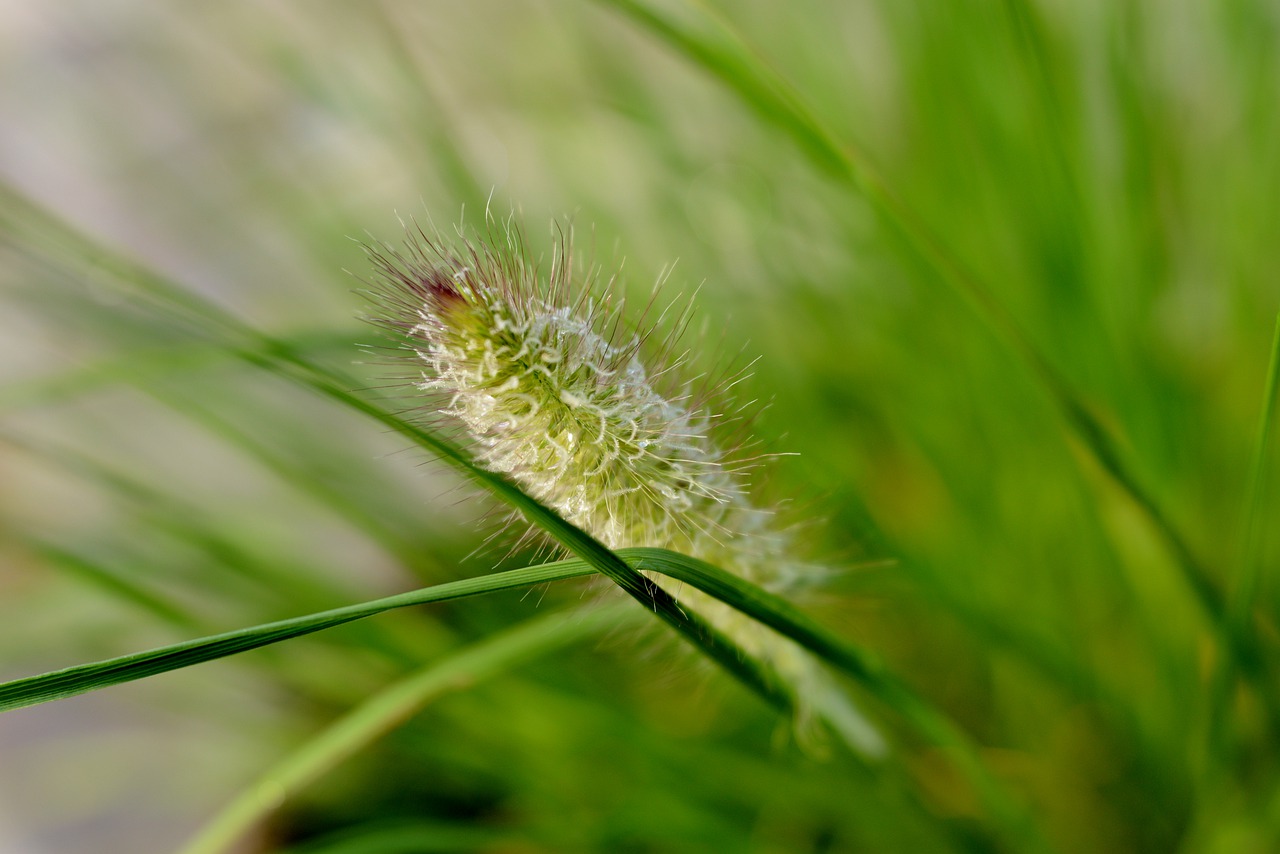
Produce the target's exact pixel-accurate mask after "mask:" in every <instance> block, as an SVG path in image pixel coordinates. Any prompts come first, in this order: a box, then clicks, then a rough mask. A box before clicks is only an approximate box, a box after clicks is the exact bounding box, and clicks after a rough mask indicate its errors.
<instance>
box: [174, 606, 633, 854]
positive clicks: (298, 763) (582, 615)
mask: <svg viewBox="0 0 1280 854" xmlns="http://www.w3.org/2000/svg"><path fill="white" fill-rule="evenodd" d="M624 604H625V603H613V604H611V605H608V606H605V607H602V608H595V609H591V610H587V611H580V612H577V613H575V614H573V615H567V614H563V613H555V614H548V615H546V616H543V617H538V618H536V619H533V620H529V621H528V622H525V623H523V624H521V625H518V626H515V627H513V628H510V629H507V630H505V631H502V632H498V633H496V634H493V635H491V636H490V637H487V638H485V639H484V640H482V641H479V642H477V643H474V644H472V645H471V646H468V647H466V648H465V649H462V650H459V651H458V652H456V653H454V654H453V655H451V656H449V657H448V658H445V659H443V660H441V661H437V662H432V663H431V664H429V665H427V666H426V667H423V668H421V669H419V670H418V671H416V672H414V673H411V674H410V675H408V676H406V677H404V678H403V679H400V680H398V681H397V682H395V683H393V684H392V685H389V686H388V687H386V688H384V689H382V690H381V691H379V692H378V693H377V694H375V695H374V696H373V697H371V698H369V699H368V700H366V701H365V702H363V703H361V704H360V705H359V706H357V707H355V708H354V709H352V710H351V711H349V712H347V713H346V714H345V715H343V716H342V717H341V718H339V719H338V720H337V721H335V722H333V723H332V724H330V725H329V726H328V727H326V728H325V729H324V730H323V731H322V732H320V733H319V734H318V735H317V736H316V737H314V738H312V739H310V740H309V741H307V742H306V743H305V744H303V745H302V746H301V747H299V748H298V749H296V750H294V751H293V752H292V753H290V754H288V755H287V756H285V757H284V758H283V759H282V760H280V761H279V762H277V763H276V764H275V765H273V766H272V767H271V768H269V769H268V770H267V771H266V772H265V773H263V774H262V775H261V776H260V777H258V779H257V780H255V781H254V782H253V783H251V784H250V785H249V786H248V787H246V788H245V789H243V790H242V791H241V792H240V793H239V794H237V795H236V797H235V798H234V799H233V800H232V801H231V802H230V803H229V804H227V806H225V807H224V808H223V809H221V810H220V811H219V812H218V814H217V815H215V816H214V817H213V818H212V819H211V820H210V821H209V822H207V823H206V824H205V825H204V827H203V828H201V829H200V831H198V832H197V833H196V834H195V836H193V837H192V839H191V841H190V842H188V843H187V844H186V845H185V846H183V847H182V848H181V849H179V854H215V852H219V851H224V850H226V849H228V848H229V847H231V846H232V845H233V844H234V843H235V842H236V841H237V840H238V839H239V838H240V837H241V836H243V835H244V834H245V833H246V832H248V831H249V830H250V829H251V828H252V827H253V826H255V825H256V824H258V823H259V822H261V821H262V820H263V819H264V818H265V817H266V816H267V815H269V814H270V813H271V812H272V811H273V810H275V809H277V808H278V807H279V806H280V803H281V801H282V800H283V799H284V798H287V797H290V796H291V795H294V794H295V793H297V792H298V791H299V790H301V789H302V788H303V787H305V786H306V785H308V784H309V783H311V782H312V781H314V780H316V779H317V778H318V777H320V776H321V775H323V774H325V773H326V772H328V771H329V770H330V769H332V768H333V767H334V766H336V765H338V764H339V763H340V762H342V761H343V760H345V759H347V758H348V757H350V756H352V755H353V754H355V753H356V752H357V751H359V750H360V749H361V748H364V747H366V746H367V745H369V744H370V743H372V742H373V741H375V740H376V739H378V738H379V737H381V736H382V735H384V734H385V733H387V732H389V731H390V730H392V729H394V728H395V727H396V726H398V725H400V724H401V723H402V722H404V721H405V720H406V719H408V718H409V717H410V716H412V715H414V714H416V713H417V712H418V711H419V710H420V709H421V708H422V707H423V706H425V705H426V704H428V703H430V702H432V701H433V700H435V699H438V698H439V697H441V696H442V695H444V694H446V693H448V692H450V691H456V690H459V689H463V688H469V687H471V686H472V685H474V684H476V683H477V682H479V681H481V680H483V679H488V678H490V677H493V676H496V675H498V674H500V673H502V672H503V671H506V670H509V669H511V668H513V667H515V666H517V665H519V664H522V663H524V662H525V661H528V660H530V659H533V658H537V657H539V656H542V655H545V654H547V653H549V652H552V651H554V650H557V649H560V648H561V647H565V646H568V645H570V644H573V643H576V642H578V641H580V640H584V639H586V638H589V637H592V636H593V635H596V634H598V633H601V632H603V631H605V630H606V629H611V628H613V627H616V626H618V625H620V624H621V623H623V622H625V621H626V620H627V619H628V618H634V617H636V616H638V615H637V614H636V613H635V611H634V609H633V608H631V607H630V606H627V607H626V610H623V608H622V607H620V606H622V605H624Z"/></svg>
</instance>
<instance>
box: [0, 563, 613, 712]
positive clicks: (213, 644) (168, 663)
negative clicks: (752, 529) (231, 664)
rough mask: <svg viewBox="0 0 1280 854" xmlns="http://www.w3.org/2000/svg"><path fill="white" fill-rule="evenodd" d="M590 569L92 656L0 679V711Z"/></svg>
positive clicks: (400, 598)
mask: <svg viewBox="0 0 1280 854" xmlns="http://www.w3.org/2000/svg"><path fill="white" fill-rule="evenodd" d="M592 572H593V570H592V569H591V568H590V567H589V566H586V565H585V564H583V562H582V561H576V560H571V561H558V562H556V563H550V564H545V565H543V566H531V567H524V568H522V569H513V570H509V571H507V572H498V573H493V574H491V575H482V576H479V577H477V578H466V579H462V580H460V581H450V582H447V583H445V584H437V585H435V586H433V587H427V588H424V589H421V590H414V591H412V592H409V593H400V594H397V595H395V596H388V597H385V598H382V599H375V600H373V601H371V602H363V603H360V604H358V605H348V606H346V607H343V608H334V609H332V610H329V611H321V612H319V613H316V614H308V615H306V616H304V617H294V618H292V619H288V620H280V621H277V622H274V623H266V624H264V625H261V626H253V627H251V628H245V629H237V630H235V631H230V632H223V633H222V634H218V635H212V636H210V637H205V638H200V639H198V640H191V641H185V642H183V643H177V644H172V645H170V646H164V647H160V648H158V649H153V650H149V651H147V652H139V653H134V654H132V655H124V656H120V657H118V658H110V659H107V660H105V661H97V662H92V663H90V664H80V665H76V666H74V667H68V668H65V669H63V670H56V671H53V672H51V673H44V674H40V675H38V676H28V677H25V678H22V679H15V680H13V681H11V682H5V683H3V684H0V712H6V711H10V710H12V709H19V708H22V707H24V706H34V705H37V704H39V703H47V702H49V701H52V700H61V699H64V698H66V697H74V696H75V695H77V694H84V693H86V692H88V691H95V690H98V689H99V688H107V687H110V686H112V685H119V684H122V683H125V682H132V681H134V680H137V679H144V678H146V677H148V676H155V675H158V674H160V673H168V672H169V671H171V670H179V669H181V668H184V667H190V666H191V665H193V664H201V663H203V662H206V661H213V660H215V659H218V658H224V657H226V656H228V655H235V654H237V653H241V652H247V651H249V650H251V649H258V648H260V647H264V646H269V645H270V644H274V643H279V642H280V641H284V640H289V639H291V638H296V637H301V636H303V635H308V634H311V633H312V632H318V631H322V630H324V629H330V628H333V627H334V626H340V625H342V624H343V623H350V622H353V621H355V620H362V619H364V618H365V617H371V616H373V615H374V614H381V613H383V612H385V611H390V610H393V609H396V608H408V607H410V606H413V605H426V604H429V603H431V602H445V601H448V600H450V599H462V598H465V597H467V596H478V595H481V594H484V593H495V592H497V591H500V590H515V589H519V588H524V587H532V586H535V585H538V584H545V583H547V582H549V581H560V580H563V579H566V578H580V577H582V576H584V575H590V574H591V573H592Z"/></svg>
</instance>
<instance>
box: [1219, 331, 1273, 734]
mask: <svg viewBox="0 0 1280 854" xmlns="http://www.w3.org/2000/svg"><path fill="white" fill-rule="evenodd" d="M1277 397H1280V314H1277V315H1276V327H1275V332H1274V333H1273V335H1272V339H1271V355H1270V358H1269V359H1268V362H1267V378H1266V380H1265V382H1264V383H1263V387H1262V411H1261V413H1260V414H1259V416H1258V432H1257V435H1256V437H1255V439H1254V444H1253V456H1252V459H1251V460H1250V463H1249V485H1248V491H1247V492H1246V495H1245V507H1244V530H1243V532H1242V533H1243V536H1242V541H1241V545H1240V553H1239V558H1238V563H1237V569H1236V579H1235V584H1236V586H1235V589H1234V590H1233V591H1232V595H1231V603H1230V605H1231V611H1230V620H1231V631H1232V633H1233V634H1234V635H1235V636H1236V637H1237V638H1239V639H1240V640H1239V643H1241V644H1242V645H1244V646H1245V647H1246V648H1250V649H1254V648H1257V646H1258V645H1257V643H1256V635H1255V629H1254V626H1253V621H1252V615H1253V607H1254V600H1255V599H1256V598H1257V594H1258V589H1259V587H1260V586H1261V583H1262V574H1263V566H1262V551H1263V546H1264V543H1265V539H1266V538H1265V534H1266V530H1267V529H1266V527H1265V526H1264V525H1263V523H1262V509H1263V505H1264V503H1265V499H1266V493H1267V485H1268V478H1267V461H1268V457H1269V454H1270V451H1271V444H1272V439H1271V437H1272V432H1273V430H1274V429H1275V421H1276V398H1277ZM1257 666H1258V667H1259V668H1266V663H1265V662H1258V663H1257ZM1238 672H1239V669H1238V665H1237V662H1234V661H1232V660H1224V661H1223V662H1222V663H1221V664H1220V666H1219V667H1218V670H1217V672H1216V673H1215V675H1214V680H1213V685H1212V686H1211V698H1210V709H1209V722H1210V723H1209V733H1208V735H1209V739H1210V744H1211V747H1215V748H1218V751H1217V752H1218V754H1219V756H1225V753H1226V751H1225V750H1222V749H1221V748H1223V747H1225V744H1224V742H1225V740H1226V738H1227V735H1228V733H1227V723H1228V720H1229V707H1230V704H1231V693H1232V689H1233V688H1234V687H1235V684H1236V676H1237V673H1238ZM1261 688H1262V691H1263V697H1264V698H1275V697H1276V694H1277V689H1276V687H1275V686H1274V685H1267V684H1265V683H1263V684H1262V685H1261ZM1277 705H1280V703H1278V702H1276V701H1275V700H1274V699H1272V702H1271V706H1272V708H1275V707H1276V706H1277ZM1272 724H1273V726H1276V725H1278V724H1280V715H1273V717H1272Z"/></svg>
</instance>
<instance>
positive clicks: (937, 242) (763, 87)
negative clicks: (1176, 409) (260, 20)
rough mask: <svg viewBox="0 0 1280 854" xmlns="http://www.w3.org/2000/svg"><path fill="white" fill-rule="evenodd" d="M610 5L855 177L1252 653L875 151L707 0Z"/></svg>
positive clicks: (1193, 563)
mask: <svg viewBox="0 0 1280 854" xmlns="http://www.w3.org/2000/svg"><path fill="white" fill-rule="evenodd" d="M600 2H604V3H606V4H607V5H610V6H612V7H614V8H616V9H618V10H620V11H622V12H624V13H625V14H627V15H628V16H630V17H631V18H632V19H633V20H635V21H636V22H638V23H639V24H641V25H643V26H644V27H645V28H647V29H648V30H650V31H651V32H653V33H654V34H655V35H657V36H658V37H660V38H661V39H662V40H663V41H665V42H667V43H668V44H669V45H670V46H671V47H672V48H674V49H675V50H676V51H677V52H679V53H681V54H684V55H685V56H687V57H688V58H689V59H690V60H692V61H693V62H694V63H695V64H697V65H699V66H701V67H702V68H703V69H704V70H706V71H707V72H709V73H710V74H711V75H713V76H714V77H716V78H717V79H719V80H720V81H721V82H723V83H724V84H725V85H727V86H728V87H729V88H730V89H731V90H733V91H734V92H736V93H737V94H738V96H739V97H741V98H742V99H743V100H744V101H745V102H746V103H747V104H749V105H750V106H751V107H752V108H753V109H755V110H756V112H757V113H759V114H760V115H761V116H762V117H763V118H764V119H766V120H767V121H768V122H769V123H771V124H773V125H775V126H777V127H778V128H780V129H781V130H782V131H784V132H785V133H787V134H788V135H789V136H791V137H792V138H793V139H794V140H795V141H796V142H797V144H798V145H799V146H800V148H801V149H803V151H804V152H805V153H806V154H807V155H808V156H809V157H810V159H811V160H813V162H814V163H815V164H816V165H817V166H818V167H819V168H821V169H823V170H824V171H825V172H827V173H828V174H831V175H833V176H834V177H836V178H837V179H839V180H841V181H844V182H846V183H848V184H849V185H850V186H851V187H853V188H854V189H855V191H857V192H859V193H860V194H862V195H863V196H864V197H865V198H866V199H867V200H868V201H869V202H870V203H871V204H872V206H873V207H874V208H875V209H876V210H877V211H878V212H879V214H880V215H881V216H882V217H883V218H884V220H885V221H886V222H887V223H888V224H889V225H891V226H892V227H893V228H894V229H895V230H896V231H897V233H898V234H899V235H901V236H902V237H903V238H905V240H906V241H907V243H908V244H909V245H910V246H911V247H912V249H913V250H914V251H915V252H917V253H918V254H919V255H920V257H921V258H923V259H924V260H925V261H926V262H927V263H928V264H929V265H930V266H931V267H932V268H933V269H934V270H935V271H936V272H937V273H938V277H939V279H940V281H941V282H942V283H943V284H945V285H946V286H947V287H949V288H950V289H951V290H952V291H953V292H954V293H955V294H957V295H958V296H959V297H960V298H961V300H962V301H963V302H965V303H966V304H968V305H969V306H970V308H972V309H973V311H974V313H975V314H976V316H977V317H978V318H979V319H980V320H981V322H982V323H983V324H984V325H985V326H986V327H987V328H988V330H990V332H991V333H992V334H993V335H994V336H995V337H996V338H997V339H999V340H1000V341H1001V342H1003V343H1004V344H1005V346H1007V347H1008V348H1009V349H1010V351H1012V352H1013V353H1014V354H1015V355H1016V356H1017V357H1018V358H1019V359H1020V360H1021V361H1022V363H1023V364H1025V365H1026V367H1027V368H1028V369H1029V370H1030V371H1031V373H1032V375H1033V376H1034V377H1035V379H1036V380H1037V382H1039V384H1040V385H1041V386H1042V387H1043V388H1044V389H1045V391H1046V392H1048V394H1049V396H1050V398H1051V399H1052V400H1053V401H1054V403H1055V404H1056V405H1057V407H1058V409H1059V411H1060V412H1061V414H1062V416H1063V420H1064V422H1065V424H1066V426H1067V428H1068V429H1069V430H1070V431H1071V433H1073V434H1074V435H1075V436H1076V437H1077V438H1078V439H1079V440H1080V441H1081V442H1082V444H1083V446H1084V448H1085V450H1086V451H1087V452H1088V453H1089V454H1090V455H1091V456H1092V457H1093V459H1094V460H1095V461H1096V462H1097V463H1098V464H1099V465H1100V466H1101V467H1102V469H1103V471H1104V472H1105V473H1106V474H1107V475H1108V476H1109V477H1110V478H1111V480H1112V481H1113V482H1114V483H1115V484H1116V485H1117V486H1118V487H1119V488H1120V489H1121V490H1122V491H1123V492H1124V493H1126V494H1127V495H1128V496H1129V497H1130V499H1131V500H1132V501H1133V502H1134V503H1135V504H1137V505H1138V507H1139V508H1140V509H1141V510H1142V512H1143V513H1144V514H1145V515H1146V517H1147V518H1148V520H1149V521H1150V522H1151V524H1152V526H1153V527H1154V528H1155V529H1156V530H1157V531H1158V532H1159V533H1160V536H1161V537H1162V538H1163V539H1164V541H1165V543H1166V544H1167V546H1168V547H1169V550H1170V552H1171V553H1172V556H1173V558H1174V561H1175V565H1176V566H1177V568H1178V571H1179V574H1180V575H1181V576H1182V579H1183V581H1184V582H1185V584H1186V585H1187V587H1188V588H1189V589H1190V590H1191V592H1192V594H1193V596H1194V598H1195V601H1196V603H1197V604H1198V605H1199V606H1200V608H1201V609H1202V610H1203V611H1204V613H1205V615H1206V616H1207V617H1208V619H1209V622H1210V623H1211V625H1213V626H1214V628H1215V630H1216V631H1217V632H1218V634H1219V636H1220V637H1221V638H1222V639H1223V640H1224V642H1225V645H1226V646H1227V647H1228V648H1229V649H1230V650H1231V652H1232V653H1233V654H1235V655H1236V656H1237V657H1240V658H1243V659H1247V658H1248V657H1249V653H1248V651H1247V650H1242V649H1239V648H1237V644H1236V643H1235V642H1234V635H1232V634H1231V633H1230V632H1227V631H1226V617H1227V614H1226V603H1225V600H1224V597H1223V595H1222V593H1221V592H1220V591H1219V590H1218V589H1217V587H1215V586H1214V584H1213V583H1212V581H1211V580H1210V576H1209V573H1208V571H1207V569H1206V568H1205V566H1204V565H1203V563H1202V562H1201V561H1200V559H1199V558H1198V557H1197V556H1196V555H1195V553H1194V552H1193V551H1192V549H1191V547H1190V545H1189V543H1188V542H1187V540H1186V539H1185V537H1183V535H1182V533H1181V532H1180V531H1179V530H1178V528H1177V526H1175V525H1174V524H1173V521H1172V520H1171V519H1170V518H1169V516H1168V514H1167V513H1166V511H1165V510H1164V508H1163V507H1162V506H1161V505H1160V504H1159V502H1158V501H1157V500H1156V498H1155V496H1154V495H1153V494H1151V492H1150V491H1149V490H1147V488H1146V487H1145V486H1144V485H1143V484H1142V483H1141V481H1140V479H1139V478H1138V476H1137V475H1136V473H1135V472H1134V471H1133V470H1132V469H1131V467H1130V466H1129V465H1128V463H1127V462H1126V461H1125V460H1124V457H1123V455H1122V454H1121V453H1120V451H1119V448H1118V446H1117V444H1116V441H1115V439H1114V438H1113V437H1112V435H1111V433H1110V432H1109V431H1108V430H1107V429H1106V427H1105V426H1104V425H1103V423H1102V421H1101V420H1100V419H1099V418H1098V417H1097V416H1096V415H1094V413H1093V411H1092V410H1091V408H1090V407H1089V406H1088V405H1087V404H1086V403H1085V401H1084V399H1083V398H1082V397H1081V396H1080V395H1079V394H1078V393H1077V392H1076V391H1075V390H1074V389H1073V388H1072V387H1071V385H1070V384H1069V383H1068V382H1067V380H1066V378H1065V377H1063V376H1062V375H1061V373H1059V371H1058V370H1057V369H1056V368H1055V367H1054V366H1053V365H1052V363H1050V362H1049V360H1048V359H1047V358H1046V357H1045V356H1044V354H1043V353H1041V352H1040V350H1039V349H1038V348H1037V347H1036V346H1035V345H1034V344H1033V343H1032V341H1031V340H1030V339H1029V338H1028V337H1027V335H1026V334H1025V333H1024V332H1023V331H1022V329H1021V327H1020V325H1019V324H1018V323H1017V321H1016V320H1015V319H1014V318H1013V316H1012V315H1011V314H1010V313H1009V312H1008V311H1007V310H1006V309H1005V308H1004V306H1003V305H1002V304H1001V303H1000V302H999V301H998V300H997V299H996V298H995V297H994V296H993V295H992V293H991V291H990V290H989V289H988V288H987V286H986V285H985V284H984V283H983V282H982V281H981V280H980V279H979V278H978V276H977V275H976V274H974V273H973V272H972V271H970V270H969V269H968V268H967V267H966V266H965V265H964V264H963V263H962V262H961V261H960V259H959V258H958V257H957V256H956V255H955V253H953V252H952V251H951V250H950V249H949V248H948V247H947V246H946V244H945V243H944V242H943V241H942V240H941V239H940V238H939V237H938V236H937V235H936V234H935V233H934V232H933V231H932V229H930V228H929V227H928V226H927V225H926V224H925V223H924V221H923V220H922V219H921V218H920V216H919V215H918V214H916V213H915V211H914V210H913V209H912V208H911V207H910V206H909V205H907V204H906V203H905V202H903V201H902V200H901V199H900V198H899V197H898V196H897V195H896V194H895V193H894V192H893V191H892V190H891V189H890V187H889V186H888V184H887V183H886V182H885V181H884V179H883V178H882V177H881V176H880V175H879V173H878V172H877V171H876V170H875V169H874V168H873V167H872V166H871V164H870V162H869V161H868V159H867V158H866V156H865V155H864V154H863V153H862V152H860V151H859V150H858V149H856V148H855V147H853V146H851V145H849V144H847V143H844V142H841V141H838V140H837V138H836V137H835V135H834V134H833V133H832V132H831V131H830V130H829V129H828V128H827V127H826V126H825V125H824V124H823V123H822V122H821V121H820V120H819V119H818V118H817V117H816V116H815V115H814V113H813V112H812V111H811V110H810V109H809V107H808V106H807V105H806V104H805V103H804V101H803V99H802V98H801V97H800V96H799V94H798V93H797V92H796V91H795V89H794V88H793V87H792V86H791V85H790V84H789V83H788V82H787V81H786V80H785V79H783V77H782V76H781V75H780V74H779V73H778V72H776V71H774V70H773V69H772V68H771V67H770V66H769V65H768V63H767V62H766V61H765V60H764V59H763V58H761V57H760V56H759V55H758V54H757V53H756V52H755V51H754V50H753V49H752V48H751V47H750V46H749V45H748V44H747V43H746V42H745V40H743V39H742V38H741V37H740V36H738V34H737V33H736V31H735V30H734V28H733V26H732V25H731V24H730V23H729V22H728V21H727V20H725V19H724V18H723V16H721V15H719V14H717V13H715V12H713V11H711V10H710V9H709V8H707V7H706V6H705V5H704V4H701V3H694V4H693V5H696V6H697V8H698V9H699V10H700V13H701V14H700V16H699V17H701V18H702V19H703V21H704V23H705V25H706V26H704V27H702V28H698V27H695V26H692V25H689V24H685V23H683V22H680V21H678V20H676V18H675V16H673V15H670V14H666V13H664V12H662V11H659V10H657V9H655V8H653V7H652V6H651V5H650V4H649V3H647V2H644V0H600Z"/></svg>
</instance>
